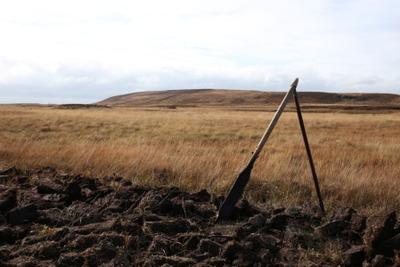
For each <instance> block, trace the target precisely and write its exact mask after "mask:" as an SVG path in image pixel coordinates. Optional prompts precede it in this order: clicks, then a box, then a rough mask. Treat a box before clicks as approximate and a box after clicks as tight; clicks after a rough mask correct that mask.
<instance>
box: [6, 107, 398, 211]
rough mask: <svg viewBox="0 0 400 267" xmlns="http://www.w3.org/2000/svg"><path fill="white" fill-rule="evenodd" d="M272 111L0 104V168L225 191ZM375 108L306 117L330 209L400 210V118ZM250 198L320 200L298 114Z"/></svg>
mask: <svg viewBox="0 0 400 267" xmlns="http://www.w3.org/2000/svg"><path fill="white" fill-rule="evenodd" d="M274 108H276V106H275V105H273V106H267V107H265V109H264V108H262V107H258V108H254V109H253V111H252V108H248V107H244V108H241V107H239V108H236V107H235V108H234V109H235V110H234V109H233V108H229V107H224V108H217V107H214V108H210V107H209V108H202V107H197V108H193V107H185V108H177V109H171V108H162V107H143V108H132V107H131V108H122V107H118V108H117V107H114V108H96V109H72V110H69V109H67V110H66V109H55V108H54V107H46V106H0V118H1V119H0V122H1V123H0V159H1V162H0V165H1V166H0V167H2V168H5V167H9V166H13V165H15V166H17V167H19V168H22V169H24V168H25V169H29V168H32V167H38V166H53V167H55V168H57V169H60V170H64V171H74V172H78V173H81V174H85V175H95V176H97V177H104V176H109V175H112V174H116V175H119V176H122V177H125V178H126V179H130V180H131V181H133V182H134V183H138V184H147V185H167V186H178V187H181V188H183V189H185V190H189V191H192V192H193V191H197V190H200V189H204V188H206V189H208V190H209V191H210V192H212V193H225V192H226V190H227V189H228V188H229V186H230V185H231V183H232V181H233V179H235V177H236V176H237V174H238V173H239V172H240V170H241V168H242V167H243V166H244V165H245V163H246V161H247V160H248V159H249V157H250V155H251V152H252V150H253V149H254V148H255V147H256V145H257V143H258V141H259V138H260V137H261V135H262V133H263V132H264V130H265V127H266V126H267V125H268V122H269V120H270V119H271V118H272V116H273V113H271V112H269V111H266V110H274ZM263 109H264V111H263ZM250 111H251V112H250ZM368 112H370V113H364V114H346V113H331V112H326V113H315V112H309V113H305V114H304V120H305V124H306V128H307V130H308V134H309V141H310V145H311V149H312V151H313V155H314V158H315V164H316V169H317V173H318V175H319V178H320V182H321V191H322V195H323V197H324V198H325V202H326V204H327V209H328V210H329V209H331V208H333V207H335V206H338V205H339V206H352V207H353V208H355V209H357V210H358V211H360V212H363V213H366V214H368V213H369V212H371V211H372V210H374V211H376V210H382V209H395V210H397V211H399V206H400V205H399V203H400V199H399V194H398V192H399V191H400V181H399V179H398V177H399V176H400V165H399V164H398V162H400V153H399V152H400V144H399V142H398V129H400V117H399V114H398V113H380V114H375V113H372V111H368ZM245 197H246V198H247V199H248V200H250V201H252V202H260V203H265V204H267V205H273V206H279V205H285V206H286V205H302V204H303V203H310V202H311V203H317V202H316V199H315V196H314V191H313V186H312V180H311V174H310V170H309V166H308V162H307V159H306V155H305V151H304V147H303V143H302V139H301V134H300V131H299V126H298V122H297V118H296V114H295V113H293V112H284V114H283V115H282V118H281V120H280V121H279V123H278V125H277V128H276V129H275V130H274V132H273V133H272V135H271V138H270V140H268V142H267V145H266V147H265V149H264V151H263V153H262V154H261V156H260V158H259V160H258V161H257V163H256V165H255V168H254V170H253V173H252V177H251V180H250V183H249V185H248V186H247V188H246V189H245Z"/></svg>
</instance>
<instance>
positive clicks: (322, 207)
mask: <svg viewBox="0 0 400 267" xmlns="http://www.w3.org/2000/svg"><path fill="white" fill-rule="evenodd" d="M293 97H294V102H295V103H296V111H297V117H298V118H299V124H300V128H301V134H302V135H303V141H304V146H305V147H306V151H307V156H308V161H309V162H310V167H311V173H312V176H313V180H314V186H315V191H316V192H317V197H318V201H319V207H320V209H321V212H322V215H323V216H325V213H326V212H325V208H324V202H323V201H322V196H321V191H320V189H319V184H318V177H317V173H316V171H315V167H314V161H313V158H312V155H311V149H310V145H309V144H308V139H307V133H306V127H305V126H304V121H303V116H302V115H301V109H300V103H299V98H298V97H297V92H296V90H294V92H293Z"/></svg>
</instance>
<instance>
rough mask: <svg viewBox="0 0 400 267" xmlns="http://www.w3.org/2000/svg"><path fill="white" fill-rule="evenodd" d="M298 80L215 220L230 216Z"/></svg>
mask: <svg viewBox="0 0 400 267" xmlns="http://www.w3.org/2000/svg"><path fill="white" fill-rule="evenodd" d="M298 82H299V79H298V78H296V79H295V80H294V81H293V83H292V85H291V86H290V89H289V91H288V92H287V94H286V95H285V97H284V98H283V100H282V102H281V104H280V106H279V108H278V110H277V111H276V113H275V116H274V117H273V118H272V120H271V122H270V124H269V125H268V127H267V130H266V131H265V133H264V135H263V136H262V138H261V140H260V142H259V143H258V146H257V148H256V150H255V151H254V153H253V156H252V157H251V159H250V160H249V163H248V164H247V166H246V167H245V168H244V169H243V170H242V172H241V173H240V174H239V176H238V177H237V178H236V181H235V183H234V184H233V185H232V187H231V190H230V191H229V193H228V195H227V197H226V199H225V201H224V203H222V205H221V207H220V209H219V211H218V215H217V219H216V220H217V221H221V220H227V219H229V217H230V216H231V213H232V210H233V208H234V207H235V205H236V202H237V201H238V200H239V198H240V196H241V195H242V193H243V190H244V187H245V186H246V184H247V182H248V181H249V178H250V174H251V170H252V169H253V165H254V162H255V161H256V159H257V157H258V155H259V154H260V152H261V150H262V148H263V146H264V145H265V143H266V142H267V139H268V137H269V136H270V135H271V132H272V130H273V129H274V127H275V125H276V123H277V122H278V120H279V118H280V116H281V114H282V112H283V110H284V109H285V107H286V104H287V102H288V101H289V99H290V96H291V95H292V94H293V93H294V92H295V91H296V87H297V84H298Z"/></svg>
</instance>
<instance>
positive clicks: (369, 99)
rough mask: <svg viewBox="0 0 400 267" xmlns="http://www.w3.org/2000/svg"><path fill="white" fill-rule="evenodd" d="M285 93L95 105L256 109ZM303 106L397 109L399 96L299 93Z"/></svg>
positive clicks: (209, 93) (205, 92) (157, 95)
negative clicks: (386, 107) (366, 106)
mask: <svg viewBox="0 0 400 267" xmlns="http://www.w3.org/2000/svg"><path fill="white" fill-rule="evenodd" d="M285 94H286V92H264V91H248V90H229V89H182V90H164V91H145V92H136V93H130V94H124V95H117V96H113V97H109V98H107V99H105V100H102V101H100V102H97V103H95V104H99V105H107V106H162V105H165V106H167V105H175V106H259V105H266V104H279V103H280V102H281V101H282V99H283V97H284V95H285ZM298 95H299V98H300V102H301V103H303V104H349V105H373V106H377V105H380V106H387V105H390V106H400V95H396V94H383V93H323V92H298Z"/></svg>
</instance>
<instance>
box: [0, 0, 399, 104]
mask: <svg viewBox="0 0 400 267" xmlns="http://www.w3.org/2000/svg"><path fill="white" fill-rule="evenodd" d="M399 10H400V1H398V0H302V1H298V0H280V1H277V0H168V1H165V0H140V1H139V0H127V1H125V0H112V1H111V0H109V1H102V0H96V1H92V0H77V1H75V0H68V1H64V0H58V1H54V0H48V1H46V0H35V1H32V0H13V1H4V2H3V3H2V5H1V8H0V36H1V41H0V93H1V96H0V103H15V102H18V103H21V102H34V103H44V104H47V103H71V102H74V103H93V102H95V101H99V100H102V99H104V98H107V97H110V96H114V95H119V94H126V93H132V92H135V91H147V90H165V89H191V88H229V89H251V90H265V91H285V90H287V88H288V87H289V85H290V83H291V82H292V80H293V79H294V78H295V77H299V78H300V84H299V88H298V90H299V91H324V92H386V93H396V94H400V52H399V51H400V16H399Z"/></svg>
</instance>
